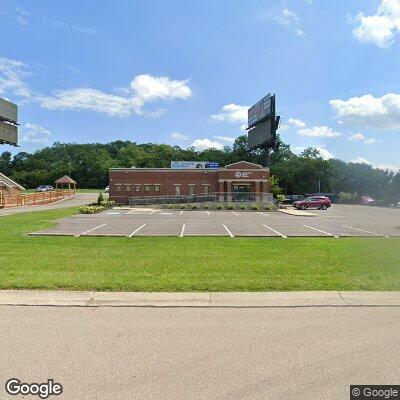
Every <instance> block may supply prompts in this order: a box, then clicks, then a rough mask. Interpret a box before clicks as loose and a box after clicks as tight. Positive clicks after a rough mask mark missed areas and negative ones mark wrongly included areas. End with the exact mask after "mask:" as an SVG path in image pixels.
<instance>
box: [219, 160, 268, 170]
mask: <svg viewBox="0 0 400 400" xmlns="http://www.w3.org/2000/svg"><path fill="white" fill-rule="evenodd" d="M236 168H237V169H254V168H257V169H261V168H262V166H261V165H259V164H254V163H252V162H249V161H238V162H235V163H232V164H228V165H226V166H225V169H236Z"/></svg>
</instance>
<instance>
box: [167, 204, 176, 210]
mask: <svg viewBox="0 0 400 400" xmlns="http://www.w3.org/2000/svg"><path fill="white" fill-rule="evenodd" d="M167 208H168V209H169V210H172V209H174V208H175V206H174V205H173V204H168V205H167Z"/></svg>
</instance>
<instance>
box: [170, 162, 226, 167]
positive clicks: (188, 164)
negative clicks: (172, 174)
mask: <svg viewBox="0 0 400 400" xmlns="http://www.w3.org/2000/svg"><path fill="white" fill-rule="evenodd" d="M171 168H173V169H218V168H219V164H218V163H217V162H213V161H171Z"/></svg>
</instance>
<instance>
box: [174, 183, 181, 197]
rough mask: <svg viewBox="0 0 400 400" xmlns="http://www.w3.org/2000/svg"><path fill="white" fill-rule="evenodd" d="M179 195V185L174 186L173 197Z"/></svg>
mask: <svg viewBox="0 0 400 400" xmlns="http://www.w3.org/2000/svg"><path fill="white" fill-rule="evenodd" d="M180 195H181V187H180V185H175V196H180Z"/></svg>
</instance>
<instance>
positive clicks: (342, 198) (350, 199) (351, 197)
mask: <svg viewBox="0 0 400 400" xmlns="http://www.w3.org/2000/svg"><path fill="white" fill-rule="evenodd" d="M338 200H339V203H343V204H352V203H355V202H356V200H357V193H350V192H340V193H339V196H338Z"/></svg>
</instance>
